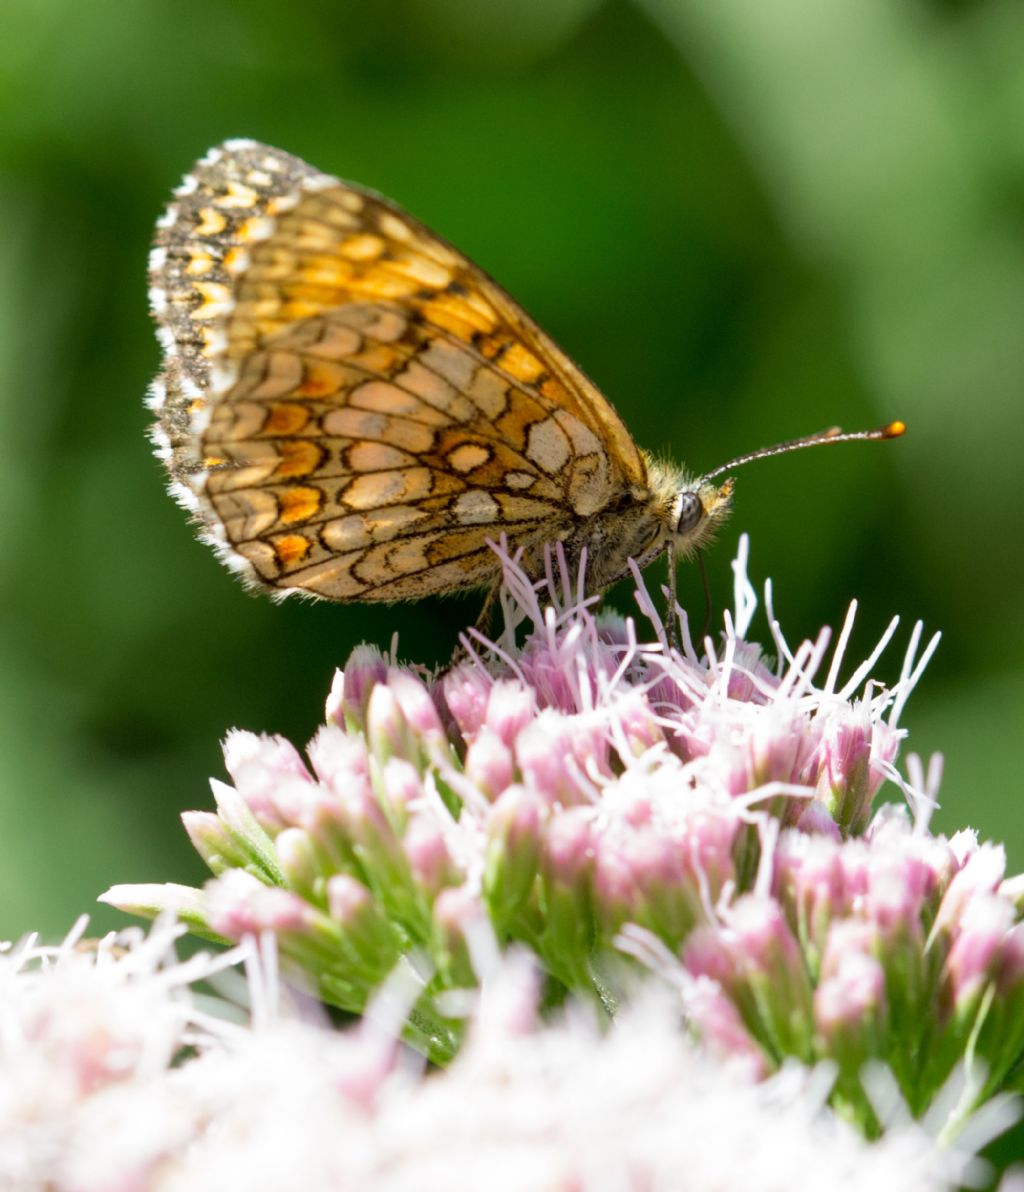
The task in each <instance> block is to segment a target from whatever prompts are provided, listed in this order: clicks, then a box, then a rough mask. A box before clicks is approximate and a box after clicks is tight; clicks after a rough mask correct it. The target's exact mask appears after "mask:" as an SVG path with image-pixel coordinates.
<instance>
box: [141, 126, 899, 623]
mask: <svg viewBox="0 0 1024 1192" xmlns="http://www.w3.org/2000/svg"><path fill="white" fill-rule="evenodd" d="M150 284H151V289H150V297H151V303H152V308H153V313H154V315H155V317H156V319H157V322H158V324H159V331H158V335H159V338H160V341H161V343H162V345H163V349H164V354H165V361H164V372H163V374H162V376H161V377H160V379H158V380H157V381H156V382H155V384H154V386H153V389H152V396H151V401H150V404H151V406H152V408H153V409H154V410H155V411H156V414H157V422H156V426H155V427H154V432H153V434H154V439H155V441H156V443H157V446H158V454H160V455H161V456H162V457H163V458H164V459H165V461H166V463H167V466H168V469H169V471H170V474H171V478H172V490H173V492H174V494H175V495H176V496H177V497H178V499H179V500H180V501H181V502H182V503H183V504H184V505H185V506H186V507H188V508H189V509H190V510H192V511H193V512H194V514H195V515H196V517H197V519H198V520H199V522H200V523H201V526H202V537H203V538H204V539H205V540H206V541H207V542H209V543H211V544H212V545H213V546H214V548H215V549H216V550H217V552H218V554H219V555H220V556H221V558H222V559H223V560H224V561H225V562H226V563H227V564H228V565H229V566H230V567H231V568H232V569H234V570H236V571H239V572H241V574H242V576H243V578H244V579H246V580H247V581H248V582H249V583H250V584H252V585H254V586H256V587H258V588H262V589H265V590H268V591H269V592H270V593H271V594H272V595H277V596H283V595H286V594H288V593H289V592H302V593H307V594H309V595H313V596H321V597H325V598H327V599H329V600H380V601H393V600H403V599H416V598H419V597H421V596H426V595H428V594H430V593H435V592H453V591H457V590H460V589H464V588H473V587H480V586H490V587H491V588H492V590H493V589H494V587H495V584H496V581H497V579H498V578H499V575H500V567H499V563H498V560H497V558H496V556H495V554H494V552H493V550H492V549H491V548H490V547H489V545H488V541H489V540H490V541H493V540H495V539H497V538H498V537H499V536H500V535H501V534H505V535H506V536H507V539H508V541H509V544H510V545H511V546H512V547H513V548H519V547H521V548H523V551H524V562H525V566H526V568H527V570H528V571H538V570H539V568H540V566H541V563H542V558H543V548H544V546H545V544H549V543H552V542H556V541H557V542H561V543H563V544H564V548H565V551H566V555H567V559H568V561H569V563H570V565H575V564H576V563H578V561H579V559H580V557H581V554H582V552H583V551H584V550H586V555H587V559H588V571H587V583H588V587H589V588H590V589H591V590H599V589H601V588H603V587H605V586H607V585H608V584H610V583H612V582H613V581H614V580H616V579H618V578H619V577H620V576H622V575H624V574H625V573H626V572H627V570H628V561H629V560H630V559H633V560H635V561H636V562H637V563H638V564H640V565H641V566H642V565H644V564H646V563H648V562H650V561H651V560H652V559H654V558H656V557H657V556H658V555H660V554H662V553H663V552H665V551H669V552H670V555H671V559H670V562H673V563H674V559H675V556H677V555H686V554H688V553H692V552H693V551H694V550H695V549H696V548H698V547H699V546H700V545H701V544H702V543H704V542H706V541H707V540H708V539H709V538H710V537H711V536H712V535H713V534H714V532H715V530H716V528H717V527H718V526H719V525H720V524H721V523H722V521H723V519H724V518H725V517H726V515H727V514H728V511H729V506H730V501H731V492H732V482H731V481H730V480H726V481H725V482H724V483H722V484H721V485H716V484H715V483H713V480H714V479H715V478H716V477H717V476H719V475H721V474H722V472H724V471H725V470H726V468H729V467H732V466H735V465H736V464H737V463H742V462H746V460H747V459H748V458H756V457H758V456H760V455H763V454H773V453H776V452H778V451H782V450H789V449H791V448H792V447H794V446H799V445H803V444H804V443H811V442H821V441H825V442H834V441H840V440H842V439H848V438H883V437H893V436H894V435H896V434H899V433H901V432H902V429H903V428H902V424H900V423H892V424H890V425H889V426H888V427H884V428H881V429H880V430H877V431H868V432H860V433H858V434H855V435H841V434H840V433H839V432H838V430H831V431H826V432H823V434H821V435H816V436H811V437H810V438H809V439H807V440H798V441H795V442H794V443H786V444H780V445H779V446H778V447H775V448H768V449H766V450H765V451H763V452H755V453H753V455H751V456H749V457H743V458H742V459H740V460H735V461H732V463H731V464H729V465H726V468H721V469H717V470H716V471H715V472H713V473H711V474H709V475H708V476H705V477H701V478H691V477H689V476H687V474H686V473H685V472H684V471H683V470H682V469H679V468H676V467H673V466H668V465H665V464H662V463H660V462H658V461H655V460H653V459H652V458H651V457H650V456H649V455H647V454H646V453H645V452H643V451H641V450H640V449H639V448H638V447H637V446H636V444H635V443H634V442H633V439H632V437H631V436H630V434H629V432H628V431H627V430H626V428H625V426H624V425H623V423H622V421H621V420H620V418H619V416H618V415H617V414H616V413H615V410H614V409H613V408H612V406H611V404H610V403H609V402H608V400H607V399H606V398H605V397H604V396H603V395H602V394H601V393H600V392H599V391H598V390H597V389H596V388H595V386H594V385H593V384H592V383H591V382H590V381H589V380H588V379H587V378H586V377H585V376H584V375H583V373H582V372H581V371H580V370H579V369H578V368H577V367H576V366H575V365H574V364H573V363H572V361H571V360H569V358H568V357H567V356H566V355H565V354H564V353H563V352H562V351H561V350H560V349H559V348H558V347H557V346H556V345H555V344H554V343H553V342H552V341H551V340H550V339H549V338H548V337H547V336H546V335H545V334H544V332H543V331H541V330H540V328H539V327H538V326H537V325H536V324H535V323H534V322H533V320H531V319H530V317H529V316H528V315H527V314H526V313H525V312H524V311H523V310H522V308H521V307H519V306H518V305H517V304H516V303H515V302H514V301H513V300H512V299H511V298H510V297H509V296H508V295H507V294H506V293H505V292H504V291H503V290H502V289H501V288H500V287H499V286H497V285H496V284H495V283H494V282H493V281H492V280H491V279H490V278H489V277H488V276H487V275H486V274H485V273H484V272H483V271H482V270H480V269H479V268H477V266H475V265H474V264H473V263H472V262H471V261H468V260H467V259H466V258H465V257H464V256H462V255H461V254H460V253H458V252H457V251H456V250H455V249H453V248H452V247H451V246H450V245H448V244H446V243H445V242H444V241H443V240H441V239H440V238H439V237H437V236H435V235H434V234H433V233H432V232H430V231H428V230H427V229H426V228H425V227H423V225H422V224H420V223H417V222H416V221H415V220H414V219H411V218H410V217H409V216H408V215H406V214H405V213H404V212H402V211H400V210H399V209H398V208H397V207H395V206H394V205H393V204H391V203H389V202H387V201H386V200H385V199H383V198H381V197H380V196H378V195H375V194H373V193H372V192H370V191H367V190H364V189H362V188H360V187H356V186H353V185H351V184H350V183H346V182H341V181H339V179H337V178H333V177H330V176H329V175H325V174H321V173H319V172H318V171H317V170H315V169H313V168H312V167H311V166H308V165H306V164H305V163H304V162H302V161H300V160H298V159H297V158H295V157H291V156H289V155H288V154H286V153H282V152H281V151H280V150H278V149H272V148H269V147H268V146H266V145H260V144H258V143H256V142H254V141H247V140H232V141H227V142H225V143H224V144H223V145H222V146H221V147H219V148H216V149H213V150H211V152H210V153H208V154H207V156H206V157H204V158H203V159H202V160H201V161H200V162H199V163H198V164H197V165H196V167H195V168H194V170H193V172H192V173H191V174H190V175H189V176H188V177H187V178H186V179H185V182H184V185H182V186H181V187H180V188H179V189H178V190H177V191H176V192H175V200H174V202H173V203H172V205H171V206H170V207H169V208H168V210H167V213H166V214H165V216H164V217H163V218H162V219H161V220H160V222H159V224H158V228H157V234H156V241H155V247H154V249H153V251H152V254H151V258H150ZM670 574H672V575H674V566H672V567H671V568H670Z"/></svg>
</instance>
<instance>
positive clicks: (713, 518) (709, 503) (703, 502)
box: [668, 477, 733, 556]
mask: <svg viewBox="0 0 1024 1192" xmlns="http://www.w3.org/2000/svg"><path fill="white" fill-rule="evenodd" d="M732 491H733V480H732V478H731V477H730V478H729V479H728V480H726V481H724V482H723V483H722V484H712V483H710V481H707V480H703V479H701V480H695V481H691V482H683V483H682V484H680V485H679V486H678V488H677V489H676V491H675V493H674V495H673V498H672V503H671V505H670V506H669V509H668V528H669V534H670V536H671V538H672V541H673V545H674V547H675V550H676V553H677V554H680V555H683V556H686V555H688V554H692V552H693V551H695V550H697V549H698V548H700V547H701V546H703V545H704V544H705V543H707V542H709V541H710V540H711V539H712V538H713V537H714V536H715V534H716V533H717V532H718V529H719V527H720V526H721V525H722V523H723V522H724V521H725V519H726V518H727V517H728V516H729V513H730V511H731V509H732Z"/></svg>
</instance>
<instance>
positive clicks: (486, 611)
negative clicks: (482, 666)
mask: <svg viewBox="0 0 1024 1192" xmlns="http://www.w3.org/2000/svg"><path fill="white" fill-rule="evenodd" d="M500 592H501V581H500V580H499V581H498V582H497V583H494V584H492V585H491V586H490V587H489V588H488V589H487V595H486V596H485V597H484V605H483V608H481V610H480V615H479V616H478V617H477V619H476V623H475V624H474V625H473V628H474V629H475V630H476V631H477V633H481V634H483V635H484V636H485V637H486V635H487V630H488V627H489V626H490V623H491V619H492V617H493V615H494V606H495V605H496V604H497V603H498V595H499V593H500ZM468 658H469V651H468V650H467V649H466V647H465V646H464V645H463V644H462V642H461V641H460V642H458V643H457V644H456V646H455V649H454V650H453V651H452V656H451V660H450V661H449V662H448V663H447V664H446V665H445V666H444V667H443V668H442V669H441V670H440V671H439V672H438V674H437V678H439V679H440V678H443V677H444V676H445V675H446V674H447V673H448V672H449V671H450V670H452V669H453V668H454V667H456V666H458V665H459V663H460V662H465V661H466V660H467V659H468Z"/></svg>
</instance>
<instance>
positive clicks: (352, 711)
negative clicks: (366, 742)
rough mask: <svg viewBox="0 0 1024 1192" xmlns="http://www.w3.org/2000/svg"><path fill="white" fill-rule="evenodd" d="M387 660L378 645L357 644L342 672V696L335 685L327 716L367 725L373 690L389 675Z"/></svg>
mask: <svg viewBox="0 0 1024 1192" xmlns="http://www.w3.org/2000/svg"><path fill="white" fill-rule="evenodd" d="M387 673H388V665H387V659H386V658H385V657H384V655H383V654H382V653H381V652H380V650H378V649H377V647H376V646H369V645H363V646H356V648H355V649H354V650H353V651H352V653H351V654H350V655H349V656H348V661H347V662H346V663H345V667H344V670H343V671H342V672H341V698H340V700H338V699H337V697H336V695H335V693H334V690H333V688H332V692H331V699H330V701H329V703H328V712H327V715H328V719H329V720H333V721H334V722H335V723H336V724H341V725H346V724H347V725H350V726H351V727H353V728H365V727H366V710H367V708H368V706H369V703H370V693H371V692H372V691H373V689H374V687H376V685H377V684H378V683H383V682H384V680H385V679H386V678H387Z"/></svg>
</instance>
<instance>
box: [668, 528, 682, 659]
mask: <svg viewBox="0 0 1024 1192" xmlns="http://www.w3.org/2000/svg"><path fill="white" fill-rule="evenodd" d="M665 553H666V555H667V556H668V609H667V610H666V616H665V636H666V639H667V641H668V648H669V650H670V651H672V650H675V649H678V647H679V629H678V626H679V614H678V613H677V611H676V610H677V609H678V608H679V599H678V596H677V594H676V572H677V566H676V552H675V547H674V546H673V545H672V543H671V542H669V544H668V550H667V551H666V552H665Z"/></svg>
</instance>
